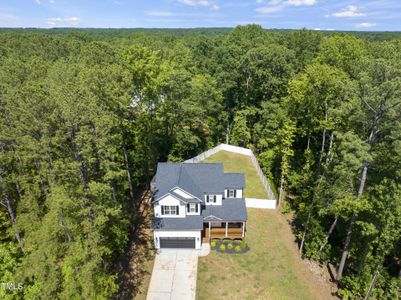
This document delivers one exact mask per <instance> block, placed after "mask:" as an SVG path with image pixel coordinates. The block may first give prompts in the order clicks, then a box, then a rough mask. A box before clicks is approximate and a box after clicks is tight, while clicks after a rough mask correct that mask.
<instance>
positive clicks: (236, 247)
mask: <svg viewBox="0 0 401 300" xmlns="http://www.w3.org/2000/svg"><path fill="white" fill-rule="evenodd" d="M234 251H235V252H237V253H238V252H240V251H241V246H240V245H237V246H235V248H234Z"/></svg>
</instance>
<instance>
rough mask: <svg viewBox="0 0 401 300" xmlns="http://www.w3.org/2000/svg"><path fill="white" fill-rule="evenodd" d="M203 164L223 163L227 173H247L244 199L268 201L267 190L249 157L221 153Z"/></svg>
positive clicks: (207, 159)
mask: <svg viewBox="0 0 401 300" xmlns="http://www.w3.org/2000/svg"><path fill="white" fill-rule="evenodd" d="M202 162H209V163H211V162H221V163H224V171H225V172H239V173H245V190H244V197H246V198H260V199H267V193H266V190H265V188H264V186H263V184H262V181H261V180H260V178H259V175H258V173H256V169H255V167H254V165H253V164H252V161H251V159H250V158H249V157H248V156H246V155H242V154H237V153H232V152H228V151H219V152H217V153H216V154H214V155H212V156H210V157H208V158H206V159H205V160H203V161H202Z"/></svg>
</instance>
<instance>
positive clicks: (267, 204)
mask: <svg viewBox="0 0 401 300" xmlns="http://www.w3.org/2000/svg"><path fill="white" fill-rule="evenodd" d="M245 205H246V207H249V208H265V209H276V200H268V199H255V198H245Z"/></svg>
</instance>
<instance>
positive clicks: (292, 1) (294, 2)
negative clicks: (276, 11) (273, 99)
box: [284, 0, 317, 6]
mask: <svg viewBox="0 0 401 300" xmlns="http://www.w3.org/2000/svg"><path fill="white" fill-rule="evenodd" d="M284 3H285V4H287V5H288V6H304V5H305V6H311V5H315V4H316V3H317V0H287V1H285V2H284Z"/></svg>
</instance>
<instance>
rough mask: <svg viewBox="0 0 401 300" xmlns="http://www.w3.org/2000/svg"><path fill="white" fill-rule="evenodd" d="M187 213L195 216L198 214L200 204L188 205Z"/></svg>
mask: <svg viewBox="0 0 401 300" xmlns="http://www.w3.org/2000/svg"><path fill="white" fill-rule="evenodd" d="M187 212H188V213H190V214H194V213H197V212H198V204H196V203H188V204H187Z"/></svg>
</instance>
